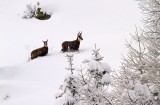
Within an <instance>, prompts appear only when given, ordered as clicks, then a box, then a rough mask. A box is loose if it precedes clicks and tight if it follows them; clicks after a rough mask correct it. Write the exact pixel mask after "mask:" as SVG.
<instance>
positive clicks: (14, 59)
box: [0, 0, 141, 105]
mask: <svg viewBox="0 0 160 105" xmlns="http://www.w3.org/2000/svg"><path fill="white" fill-rule="evenodd" d="M34 2H36V1H34V0H16V1H15V0H0V29H1V31H0V48H1V50H0V105H54V103H55V99H54V96H55V94H56V92H57V90H58V88H59V86H60V84H61V83H62V82H63V80H64V77H65V74H66V72H67V71H66V70H65V67H66V66H67V65H68V64H67V59H66V58H65V53H62V52H61V43H62V42H63V41H65V40H74V39H76V36H77V33H78V31H82V36H83V39H84V40H83V41H82V42H81V45H80V49H79V50H80V51H79V52H75V53H74V64H75V66H76V67H77V68H78V67H79V66H80V64H81V62H82V61H83V60H84V59H85V58H89V57H90V56H91V54H92V49H94V44H95V43H96V44H97V47H99V48H100V49H101V50H100V53H101V55H103V56H104V60H103V62H107V63H108V64H109V65H110V66H111V68H112V69H116V70H118V69H119V66H120V60H121V54H122V53H125V46H124V42H125V38H128V37H129V33H133V32H134V31H135V25H137V26H139V25H140V24H139V20H140V19H141V16H140V10H139V9H138V7H137V4H136V2H135V1H134V0H118V1H117V0H109V1H108V0H45V1H44V0H41V1H40V3H41V4H43V7H44V8H45V9H47V10H48V11H50V12H53V13H52V17H51V18H50V19H49V20H44V21H41V20H37V19H34V18H32V19H23V18H21V17H22V14H23V11H24V10H25V9H26V4H29V3H34ZM46 39H48V46H49V53H48V55H47V56H45V57H39V58H37V59H34V60H32V61H28V58H29V57H30V52H31V51H32V50H33V49H35V48H38V47H41V46H43V42H42V40H46Z"/></svg>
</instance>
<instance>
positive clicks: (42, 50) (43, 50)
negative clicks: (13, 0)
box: [31, 39, 48, 59]
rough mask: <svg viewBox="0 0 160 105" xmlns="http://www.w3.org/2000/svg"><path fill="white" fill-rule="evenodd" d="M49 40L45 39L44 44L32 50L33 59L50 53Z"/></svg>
mask: <svg viewBox="0 0 160 105" xmlns="http://www.w3.org/2000/svg"><path fill="white" fill-rule="evenodd" d="M47 42H48V39H47V41H43V43H44V46H43V47H41V48H38V49H35V50H33V51H32V52H31V59H34V58H37V57H38V56H45V55H46V54H47V53H48V45H47Z"/></svg>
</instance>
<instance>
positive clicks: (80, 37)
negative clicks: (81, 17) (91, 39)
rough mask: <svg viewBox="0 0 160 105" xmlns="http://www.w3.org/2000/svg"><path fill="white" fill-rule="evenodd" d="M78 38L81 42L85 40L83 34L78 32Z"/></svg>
mask: <svg viewBox="0 0 160 105" xmlns="http://www.w3.org/2000/svg"><path fill="white" fill-rule="evenodd" d="M77 38H78V40H79V41H81V40H83V38H82V32H78V34H77Z"/></svg>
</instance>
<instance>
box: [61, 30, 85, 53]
mask: <svg viewBox="0 0 160 105" xmlns="http://www.w3.org/2000/svg"><path fill="white" fill-rule="evenodd" d="M81 40H83V38H82V32H78V34H77V39H76V40H73V41H64V42H63V43H62V49H61V51H63V52H67V51H78V50H79V46H80V41H81Z"/></svg>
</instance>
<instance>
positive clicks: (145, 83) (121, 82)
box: [113, 30, 160, 105]
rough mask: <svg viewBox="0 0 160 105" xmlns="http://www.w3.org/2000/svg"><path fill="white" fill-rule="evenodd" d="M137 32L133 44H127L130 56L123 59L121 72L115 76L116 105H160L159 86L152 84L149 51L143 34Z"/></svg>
mask: <svg viewBox="0 0 160 105" xmlns="http://www.w3.org/2000/svg"><path fill="white" fill-rule="evenodd" d="M138 32H140V31H137V30H136V33H135V35H133V36H132V40H133V41H132V42H130V43H128V42H127V44H126V46H127V48H128V55H127V56H126V57H124V58H123V61H122V66H121V70H120V72H118V73H117V72H115V74H114V75H113V78H114V85H115V87H114V88H115V91H114V92H113V94H114V93H117V94H118V95H117V96H116V97H115V99H114V102H115V103H116V105H160V103H159V90H158V88H159V87H157V86H158V84H155V83H154V82H152V79H153V78H151V77H150V70H148V68H149V66H148V60H149V59H148V50H147V47H146V45H145V38H144V37H143V36H142V35H143V34H139V33H138ZM158 78H159V77H158Z"/></svg>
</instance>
